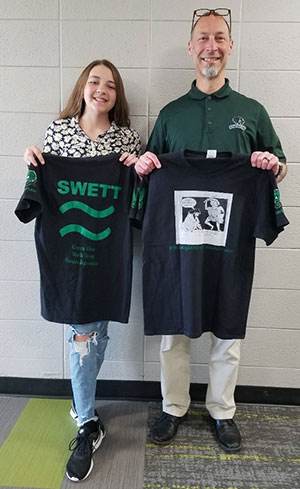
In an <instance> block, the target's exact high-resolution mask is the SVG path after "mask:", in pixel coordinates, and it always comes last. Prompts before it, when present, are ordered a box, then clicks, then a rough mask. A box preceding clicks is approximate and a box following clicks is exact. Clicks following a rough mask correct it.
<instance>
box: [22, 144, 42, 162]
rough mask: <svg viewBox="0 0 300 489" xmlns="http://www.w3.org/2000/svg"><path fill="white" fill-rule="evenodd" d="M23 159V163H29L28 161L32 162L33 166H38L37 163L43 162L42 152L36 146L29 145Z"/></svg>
mask: <svg viewBox="0 0 300 489" xmlns="http://www.w3.org/2000/svg"><path fill="white" fill-rule="evenodd" d="M36 158H37V160H38V161H37V160H36ZM23 160H24V161H25V163H27V165H30V163H32V164H33V165H34V166H38V164H39V163H40V164H41V165H44V164H45V160H44V158H43V155H42V152H41V150H40V148H38V147H37V146H30V147H29V148H26V150H25V153H24V156H23Z"/></svg>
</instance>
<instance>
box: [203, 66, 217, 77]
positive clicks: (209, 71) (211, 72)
mask: <svg viewBox="0 0 300 489" xmlns="http://www.w3.org/2000/svg"><path fill="white" fill-rule="evenodd" d="M201 73H202V75H203V76H205V77H206V78H216V76H218V74H219V71H218V70H217V68H216V67H215V66H214V65H209V66H207V68H204V70H202V71H201Z"/></svg>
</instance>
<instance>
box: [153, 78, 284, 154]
mask: <svg viewBox="0 0 300 489" xmlns="http://www.w3.org/2000/svg"><path fill="white" fill-rule="evenodd" d="M183 149H190V150H194V151H207V150H208V149H212V150H217V151H230V152H232V153H242V154H251V153H252V152H253V151H269V152H270V153H273V154H275V155H276V156H277V157H278V158H279V160H280V161H282V162H283V163H285V162H286V158H285V155H284V153H283V151H282V147H281V144H280V141H279V138H278V136H277V134H276V132H275V130H274V127H273V125H272V122H271V120H270V117H269V115H268V113H267V111H266V110H265V108H264V107H263V106H262V105H261V104H260V103H259V102H257V101H256V100H253V99H251V98H248V97H245V96H244V95H241V94H240V93H238V92H236V91H234V90H232V89H231V88H230V86H229V81H228V80H227V79H226V82H225V84H224V86H223V87H222V88H220V90H218V91H217V92H215V93H212V94H210V95H208V94H206V93H203V92H200V90H198V89H197V88H196V82H195V81H194V82H193V83H192V87H191V90H190V91H189V92H188V93H187V94H186V95H183V97H180V98H178V99H177V100H174V101H173V102H170V103H169V104H168V105H166V106H165V107H164V108H163V109H162V110H161V111H160V113H159V116H158V118H157V121H156V124H155V126H154V128H153V131H152V134H151V136H150V139H149V142H148V145H147V150H148V151H152V152H153V153H156V154H161V153H170V152H173V151H180V150H183Z"/></svg>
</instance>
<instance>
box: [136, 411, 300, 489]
mask: <svg viewBox="0 0 300 489" xmlns="http://www.w3.org/2000/svg"><path fill="white" fill-rule="evenodd" d="M160 409H161V405H160V403H151V404H150V405H149V418H148V433H149V429H150V426H151V425H152V423H153V420H154V419H155V418H156V417H157V416H158V415H159V413H160ZM235 421H236V423H237V425H238V427H239V429H240V431H241V434H242V438H243V446H242V450H241V451H240V452H238V453H236V454H226V453H225V452H223V451H222V450H221V448H219V447H218V445H217V443H216V441H215V438H214V433H213V431H212V427H211V422H210V420H209V416H208V414H207V411H206V410H205V408H204V405H203V404H192V405H191V407H190V410H189V414H188V417H187V419H186V421H185V422H184V423H183V424H182V425H180V426H179V430H178V434H177V436H176V438H175V439H174V440H173V441H172V442H171V444H170V445H167V446H157V445H154V444H152V443H150V442H149V439H148V441H147V444H146V453H145V469H144V485H143V487H144V489H298V488H300V407H298V406H273V405H272V406H271V405H264V406H261V405H253V404H252V405H250V404H249V405H248V404H247V405H246V404H242V405H239V406H238V409H237V413H236V415H235Z"/></svg>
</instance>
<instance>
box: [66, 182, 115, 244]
mask: <svg viewBox="0 0 300 489" xmlns="http://www.w3.org/2000/svg"><path fill="white" fill-rule="evenodd" d="M121 190H122V188H121V187H118V186H115V185H106V184H101V183H94V182H80V181H76V182H75V181H68V180H60V181H59V182H58V184H57V192H58V193H60V194H63V195H66V194H72V195H81V196H85V195H86V196H89V197H100V198H104V199H105V198H107V196H108V195H109V196H110V198H113V199H115V200H116V199H118V197H119V192H120V191H121ZM73 210H79V211H81V212H83V213H84V214H86V215H88V216H90V217H92V218H93V219H105V218H106V217H109V216H111V215H112V214H113V213H114V212H115V207H114V206H113V205H110V206H109V207H106V208H105V209H100V210H99V209H95V208H94V207H92V206H90V205H88V204H86V203H84V202H82V201H80V200H69V201H67V202H65V203H64V204H62V205H61V206H60V207H59V211H60V212H61V213H62V214H65V213H67V212H70V213H71V212H72V211H73ZM76 215H78V214H76ZM111 232H112V231H111V228H110V227H107V228H105V229H103V231H101V232H99V233H94V232H93V231H91V230H89V229H87V228H86V227H85V226H83V225H82V224H81V223H78V222H77V223H76V222H75V223H74V222H72V223H70V224H67V225H65V226H63V227H62V228H61V229H60V230H59V234H60V235H61V236H62V237H64V236H66V235H67V234H70V233H79V234H81V235H82V236H84V237H85V238H87V239H89V240H92V241H101V240H103V239H106V238H107V237H108V236H109V235H110V234H111Z"/></svg>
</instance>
